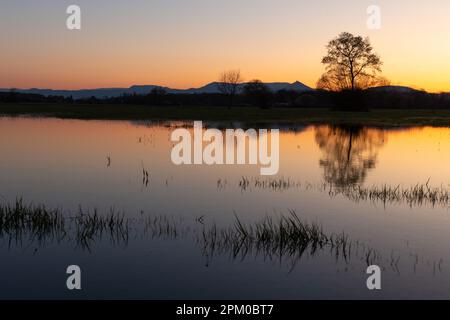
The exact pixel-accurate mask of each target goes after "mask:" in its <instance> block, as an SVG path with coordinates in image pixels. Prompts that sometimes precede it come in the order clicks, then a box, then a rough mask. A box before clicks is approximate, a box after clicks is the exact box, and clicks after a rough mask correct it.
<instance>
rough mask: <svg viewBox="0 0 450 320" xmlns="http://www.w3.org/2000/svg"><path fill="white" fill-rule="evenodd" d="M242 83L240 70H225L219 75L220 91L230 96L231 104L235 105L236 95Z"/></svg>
mask: <svg viewBox="0 0 450 320" xmlns="http://www.w3.org/2000/svg"><path fill="white" fill-rule="evenodd" d="M241 83H242V76H241V71H240V70H229V71H225V72H223V73H222V74H221V75H220V77H219V83H218V87H219V91H220V92H221V93H222V94H223V95H226V96H227V97H229V99H230V106H233V102H234V97H235V96H236V94H237V93H238V91H239V85H240V84H241Z"/></svg>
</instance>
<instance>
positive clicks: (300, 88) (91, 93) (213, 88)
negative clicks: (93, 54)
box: [0, 81, 314, 99]
mask: <svg viewBox="0 0 450 320" xmlns="http://www.w3.org/2000/svg"><path fill="white" fill-rule="evenodd" d="M244 85H245V83H243V84H241V85H240V86H239V89H240V90H242V88H243V87H244ZM265 85H267V86H268V87H269V89H270V90H272V91H273V92H277V91H280V90H294V91H297V92H307V91H314V89H312V88H310V87H308V86H307V85H305V84H303V83H301V82H299V81H296V82H294V83H289V82H269V83H265ZM155 88H160V89H163V90H165V91H166V92H167V93H171V94H204V93H220V90H219V83H218V82H211V83H209V84H207V85H205V86H203V87H200V88H191V89H172V88H168V87H163V86H157V85H133V86H131V87H129V88H98V89H80V90H53V89H37V88H32V89H14V90H15V91H16V92H19V93H31V94H40V95H43V96H63V97H70V96H72V97H73V98H74V99H83V98H90V97H95V98H98V99H101V98H115V97H119V96H121V95H124V94H140V95H143V94H148V93H150V92H151V91H152V90H153V89H155ZM10 90H11V89H0V92H8V91H10Z"/></svg>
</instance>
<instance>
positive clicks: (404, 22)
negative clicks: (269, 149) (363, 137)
mask: <svg viewBox="0 0 450 320" xmlns="http://www.w3.org/2000/svg"><path fill="white" fill-rule="evenodd" d="M0 1H1V2H0V41H1V43H2V46H1V50H0V75H1V76H0V87H3V88H9V87H16V88H30V87H39V88H55V89H79V88H95V87H128V86H130V85H133V84H158V85H164V86H170V87H176V88H188V87H196V86H200V85H203V84H205V83H207V82H211V81H215V80H216V79H217V78H218V75H219V74H220V72H222V71H223V70H226V69H236V68H239V69H241V71H242V74H243V76H244V78H245V80H251V79H254V78H258V79H261V80H263V81H266V82H269V81H289V82H293V81H295V80H299V81H301V82H304V83H305V84H307V85H310V86H313V87H314V86H315V84H316V82H317V79H318V78H319V77H320V75H321V73H322V72H323V66H322V65H321V63H320V62H321V58H322V56H323V55H324V54H325V45H326V44H327V42H328V41H329V40H330V39H332V38H333V37H335V36H337V35H338V34H339V33H340V32H342V31H349V32H352V33H354V34H360V35H363V36H369V37H370V39H371V41H372V44H373V46H374V47H375V49H376V51H377V52H378V53H379V54H380V55H381V57H382V60H383V62H384V66H383V70H384V75H385V76H386V77H387V78H389V79H390V80H391V82H392V84H397V85H408V86H413V87H415V88H419V89H420V88H423V89H426V90H429V91H434V92H437V91H450V1H449V0H432V1H424V0H360V1H355V0H339V1H338V0H322V1H304V0H220V1H219V0H129V1H124V0H71V1H66V0H53V1H51V0H40V1H25V0H0ZM70 4H77V5H79V6H80V7H81V9H82V30H81V31H69V30H67V29H66V25H65V22H66V19H67V16H68V15H67V14H66V12H65V11H66V8H67V6H68V5H70ZM371 4H377V5H380V7H381V9H382V29H381V30H369V29H367V27H366V20H367V14H366V9H367V7H368V6H369V5H371Z"/></svg>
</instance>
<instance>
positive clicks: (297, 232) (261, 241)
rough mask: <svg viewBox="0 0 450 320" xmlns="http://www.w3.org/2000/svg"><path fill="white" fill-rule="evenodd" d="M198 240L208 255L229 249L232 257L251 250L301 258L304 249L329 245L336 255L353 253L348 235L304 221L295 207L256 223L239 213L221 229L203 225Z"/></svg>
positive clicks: (310, 251) (309, 250) (274, 255)
mask: <svg viewBox="0 0 450 320" xmlns="http://www.w3.org/2000/svg"><path fill="white" fill-rule="evenodd" d="M198 241H199V242H200V243H201V244H202V245H203V252H204V255H205V256H206V257H210V258H211V259H212V257H213V256H214V255H215V254H217V253H218V254H223V253H225V252H230V253H231V255H232V258H233V259H236V258H238V257H241V258H242V259H243V258H245V257H246V256H248V255H249V253H251V252H255V253H256V254H263V255H264V256H266V257H269V258H271V259H272V258H274V257H277V258H279V259H282V258H283V257H295V258H296V259H295V260H299V259H300V258H301V257H302V256H303V255H304V254H305V253H308V254H309V255H311V256H312V255H314V254H315V253H316V252H317V251H318V250H322V249H325V248H328V249H330V250H331V251H332V252H333V253H334V254H335V255H336V258H339V256H342V257H343V258H344V259H345V260H346V259H347V257H348V256H349V254H350V251H351V243H350V241H349V240H348V236H347V235H346V234H344V233H342V234H338V235H336V234H326V233H325V232H324V231H323V229H322V227H321V226H320V225H318V224H315V223H313V224H309V223H306V222H304V221H302V220H301V219H300V218H299V217H298V215H297V214H296V212H295V211H290V215H289V216H287V217H286V216H281V217H280V218H279V219H278V220H275V219H274V218H271V217H266V218H265V219H264V220H262V221H260V222H257V223H255V224H251V225H249V224H244V223H242V221H241V220H240V219H239V218H238V217H237V216H236V222H235V225H234V226H233V227H230V228H225V229H219V228H218V227H217V226H216V225H213V226H211V227H208V228H206V227H204V228H203V232H202V233H201V237H200V238H199V239H198Z"/></svg>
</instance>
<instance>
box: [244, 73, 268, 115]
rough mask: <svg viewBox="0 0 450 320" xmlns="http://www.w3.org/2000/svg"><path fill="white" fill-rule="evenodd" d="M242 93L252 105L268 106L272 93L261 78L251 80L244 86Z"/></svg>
mask: <svg viewBox="0 0 450 320" xmlns="http://www.w3.org/2000/svg"><path fill="white" fill-rule="evenodd" d="M244 94H245V96H246V97H247V98H248V99H249V100H250V101H251V103H252V104H253V105H254V106H257V107H261V108H268V107H270V104H271V101H272V98H273V94H272V91H270V88H269V87H268V86H267V85H265V84H264V83H263V82H262V81H261V80H252V81H250V82H249V83H247V84H246V85H245V86H244Z"/></svg>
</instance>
